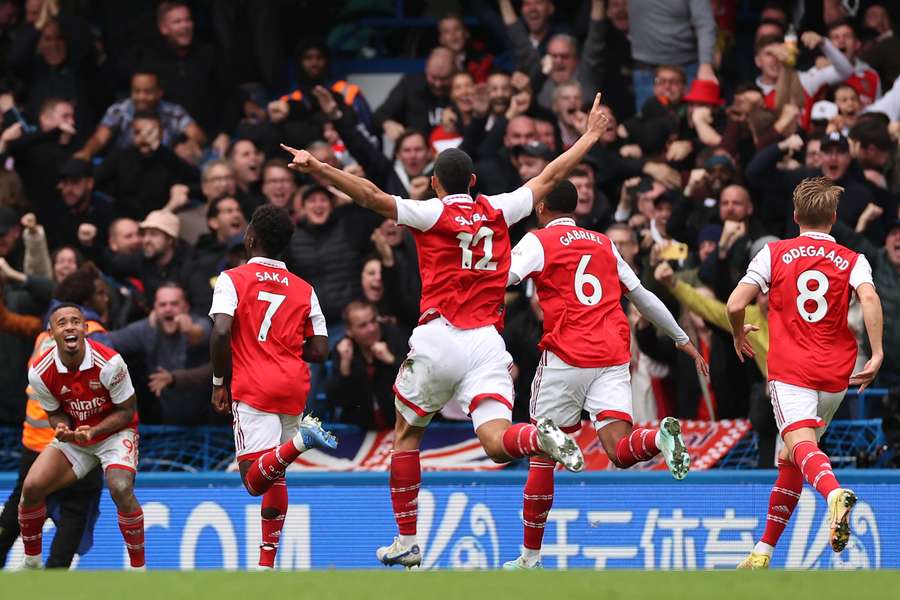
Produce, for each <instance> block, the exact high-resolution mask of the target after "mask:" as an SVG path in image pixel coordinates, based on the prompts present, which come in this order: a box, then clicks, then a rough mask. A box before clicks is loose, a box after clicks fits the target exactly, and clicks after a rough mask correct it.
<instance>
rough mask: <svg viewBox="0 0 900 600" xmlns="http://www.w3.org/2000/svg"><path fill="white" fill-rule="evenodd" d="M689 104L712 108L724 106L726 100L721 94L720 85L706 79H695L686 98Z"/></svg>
mask: <svg viewBox="0 0 900 600" xmlns="http://www.w3.org/2000/svg"><path fill="white" fill-rule="evenodd" d="M682 100H683V101H684V102H687V103H688V104H701V105H710V106H722V105H723V104H725V100H723V99H722V96H721V94H720V92H719V83H718V82H717V81H710V80H706V79H695V80H694V81H692V82H691V88H690V90H689V91H688V93H687V94H685V96H684V98H682Z"/></svg>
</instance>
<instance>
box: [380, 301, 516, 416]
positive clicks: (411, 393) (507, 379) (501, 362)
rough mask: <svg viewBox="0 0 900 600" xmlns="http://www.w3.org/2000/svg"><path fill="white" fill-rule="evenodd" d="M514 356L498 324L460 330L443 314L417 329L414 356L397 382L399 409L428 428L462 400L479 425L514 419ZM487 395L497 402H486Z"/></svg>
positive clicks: (411, 353) (411, 349)
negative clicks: (446, 407) (450, 405)
mask: <svg viewBox="0 0 900 600" xmlns="http://www.w3.org/2000/svg"><path fill="white" fill-rule="evenodd" d="M511 367H512V356H510V354H509V352H507V351H506V344H505V343H504V342H503V338H502V337H500V334H499V333H498V332H497V329H496V327H493V326H486V327H478V328H476V329H458V328H456V327H454V326H453V325H451V324H450V323H449V322H448V321H446V320H445V319H444V318H443V317H438V318H436V319H432V320H431V321H428V322H427V323H425V324H423V325H419V326H418V327H416V328H415V329H414V330H413V334H412V337H411V338H410V339H409V354H408V355H407V357H406V360H404V361H403V364H402V365H401V367H400V372H399V373H398V374H397V379H396V381H395V383H394V394H395V395H396V398H397V399H396V402H395V404H396V407H397V410H398V411H399V412H400V414H401V415H403V418H404V419H406V422H407V423H409V424H410V425H415V426H417V427H424V426H425V425H427V424H428V423H429V422H430V421H431V418H432V417H433V416H434V414H435V413H436V412H438V411H440V410H441V409H442V408H443V407H444V405H445V404H447V403H448V402H451V401H453V402H458V403H459V405H460V407H461V408H462V409H463V411H464V412H465V413H466V414H468V415H470V416H471V417H472V421H473V423H474V426H475V429H478V427H479V426H480V425H481V424H483V423H485V422H487V421H491V420H494V419H506V420H512V406H513V381H512V376H510V374H509V371H510V369H511ZM487 399H492V400H496V402H485V403H484V404H483V405H482V402H483V401H484V400H487Z"/></svg>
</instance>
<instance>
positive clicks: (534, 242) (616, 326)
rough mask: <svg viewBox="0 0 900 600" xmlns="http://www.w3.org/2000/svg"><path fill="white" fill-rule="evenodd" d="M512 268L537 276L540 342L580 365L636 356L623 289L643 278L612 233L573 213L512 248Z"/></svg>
mask: <svg viewBox="0 0 900 600" xmlns="http://www.w3.org/2000/svg"><path fill="white" fill-rule="evenodd" d="M512 273H513V275H515V276H516V278H517V279H519V280H524V279H525V278H527V277H531V279H532V280H533V281H534V283H535V286H536V288H537V294H538V299H539V301H540V304H541V309H542V310H543V311H544V335H543V337H542V338H541V341H540V344H539V347H540V348H541V350H550V351H551V352H553V353H554V354H556V355H557V356H558V357H560V358H561V359H562V360H564V361H565V362H566V363H567V364H570V365H572V366H575V367H583V368H591V367H611V366H615V365H622V364H625V363H627V362H629V360H630V359H631V350H630V349H631V330H630V327H629V325H628V317H626V316H625V312H624V311H623V310H622V304H621V300H622V294H623V287H624V293H627V292H629V291H631V290H633V289H634V288H636V287H637V286H638V285H640V281H639V280H638V278H637V275H635V274H634V272H633V271H632V270H631V267H629V266H628V265H627V264H626V263H625V261H624V260H623V259H622V258H621V257H620V256H619V253H618V252H617V251H616V247H615V246H614V245H613V243H612V242H611V241H610V240H609V238H608V237H606V236H605V235H603V234H601V233H597V232H595V231H589V230H587V229H582V228H581V227H578V226H577V225H575V221H574V220H572V219H570V218H561V219H556V220H554V221H551V222H550V223H548V224H547V226H546V227H544V228H543V229H540V230H538V231H534V232H531V233H529V234H527V235H526V236H525V237H524V238H522V241H520V242H519V243H518V244H517V245H516V247H515V249H514V250H513V253H512Z"/></svg>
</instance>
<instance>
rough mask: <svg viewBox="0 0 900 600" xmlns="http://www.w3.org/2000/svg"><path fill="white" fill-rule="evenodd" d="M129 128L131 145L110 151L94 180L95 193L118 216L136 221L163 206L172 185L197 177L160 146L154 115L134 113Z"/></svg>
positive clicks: (191, 181) (167, 148) (190, 166)
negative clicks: (108, 198)
mask: <svg viewBox="0 0 900 600" xmlns="http://www.w3.org/2000/svg"><path fill="white" fill-rule="evenodd" d="M131 128H132V135H133V137H132V144H131V145H130V146H128V147H125V148H115V149H114V150H112V152H110V153H109V155H108V156H107V157H106V158H105V159H104V161H103V163H101V165H100V166H99V167H98V168H97V171H96V172H95V173H94V180H95V183H96V186H97V188H98V189H100V190H101V191H103V192H105V193H107V194H109V195H110V196H112V197H113V198H115V199H116V201H115V208H116V211H117V212H118V213H119V214H120V215H121V216H124V217H131V218H132V219H135V220H140V219H143V218H144V217H145V216H146V215H147V213H149V212H150V211H151V210H154V209H159V208H162V207H163V206H165V204H166V202H167V200H168V198H169V192H170V190H171V188H172V186H173V185H175V184H176V183H182V184H192V183H196V182H197V181H198V180H199V178H200V173H199V171H198V170H197V168H196V167H195V166H193V165H192V164H190V163H188V162H187V161H185V160H183V159H181V158H180V157H179V156H178V155H176V154H175V152H174V151H172V149H171V148H169V147H168V146H165V145H163V144H162V127H161V125H160V121H159V115H158V114H156V113H153V112H148V111H144V112H139V113H135V115H134V119H133V120H132V123H131Z"/></svg>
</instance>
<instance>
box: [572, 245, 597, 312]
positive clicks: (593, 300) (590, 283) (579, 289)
mask: <svg viewBox="0 0 900 600" xmlns="http://www.w3.org/2000/svg"><path fill="white" fill-rule="evenodd" d="M589 262H591V255H590V254H585V255H584V256H582V257H581V260H580V261H578V269H577V270H576V271H575V296H576V297H577V298H578V301H579V302H581V303H582V304H586V305H587V306H593V305H595V304H597V303H598V302H600V298H602V297H603V287H602V286H601V285H600V280H599V279H598V278H597V277H596V276H595V275H591V274H590V273H588V272H587V266H588V263H589ZM585 287H590V289H591V294H590V295H587V294H586V293H585V289H584V288H585Z"/></svg>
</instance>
